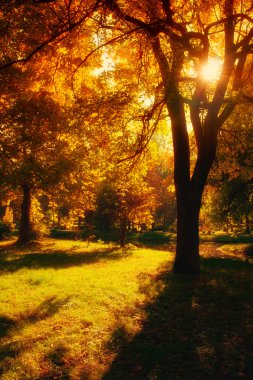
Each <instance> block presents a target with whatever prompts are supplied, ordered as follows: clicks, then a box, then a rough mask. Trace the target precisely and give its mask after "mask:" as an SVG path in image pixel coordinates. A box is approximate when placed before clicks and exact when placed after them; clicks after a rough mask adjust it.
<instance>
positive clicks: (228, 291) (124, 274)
mask: <svg viewBox="0 0 253 380" xmlns="http://www.w3.org/2000/svg"><path fill="white" fill-rule="evenodd" d="M172 260H173V254H172V253H169V252H166V251H163V250H159V251H158V250H154V249H144V248H134V247H133V246H128V247H127V248H126V249H125V250H122V249H119V248H118V247H117V246H115V245H112V244H102V243H90V245H89V246H87V244H86V243H81V242H74V241H67V240H65V241H54V240H50V239H48V240H45V241H44V242H43V243H41V244H37V245H33V246H30V247H27V248H23V249H17V248H16V247H15V246H13V245H10V244H7V243H2V245H0V275H1V285H0V288H1V293H0V338H1V343H0V378H1V379H3V380H7V379H8V380H12V379H36V380H42V379H74V380H77V379H91V380H93V379H94V380H95V379H119V380H121V379H126V380H127V379H131V378H132V379H137V380H139V379H171V380H181V379H184V380H187V379H204V378H205V379H207V380H212V379H215V380H216V379H217V380H218V379H227V380H233V379H234V380H235V379H247V380H248V379H251V378H252V373H253V350H252V341H253V301H252V299H253V297H252V296H253V265H252V263H251V262H246V261H245V260H242V259H239V258H236V257H231V258H223V259H221V258H208V255H205V257H204V258H203V259H202V276H201V277H200V278H199V279H193V278H187V277H177V276H174V275H173V274H172V273H171V272H170V268H171V264H172Z"/></svg>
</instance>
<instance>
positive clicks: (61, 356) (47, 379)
mask: <svg viewBox="0 0 253 380" xmlns="http://www.w3.org/2000/svg"><path fill="white" fill-rule="evenodd" d="M67 353H68V350H67V348H66V347H65V346H64V345H62V344H59V345H58V346H57V347H54V348H53V349H52V350H50V351H49V352H48V353H47V355H46V357H45V360H46V361H47V362H48V363H49V364H48V371H47V372H46V373H44V374H43V375H42V376H41V377H37V378H36V379H37V380H52V379H54V380H69V379H70V373H69V372H70V366H69V365H68V364H66V361H65V357H66V355H67Z"/></svg>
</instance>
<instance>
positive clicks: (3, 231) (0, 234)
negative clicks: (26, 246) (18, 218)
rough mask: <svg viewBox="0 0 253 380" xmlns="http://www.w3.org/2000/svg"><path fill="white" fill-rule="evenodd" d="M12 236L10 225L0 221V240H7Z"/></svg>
mask: <svg viewBox="0 0 253 380" xmlns="http://www.w3.org/2000/svg"><path fill="white" fill-rule="evenodd" d="M11 234H12V226H11V224H10V223H7V222H3V221H0V240H4V239H8V238H9V237H10V236H11Z"/></svg>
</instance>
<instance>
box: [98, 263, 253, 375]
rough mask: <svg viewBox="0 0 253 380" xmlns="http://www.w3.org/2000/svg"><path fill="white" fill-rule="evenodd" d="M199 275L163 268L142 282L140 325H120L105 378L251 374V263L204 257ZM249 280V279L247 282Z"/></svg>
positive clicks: (252, 306)
mask: <svg viewBox="0 0 253 380" xmlns="http://www.w3.org/2000/svg"><path fill="white" fill-rule="evenodd" d="M202 268H203V274H202V276H201V277H200V278H199V279H194V278H191V277H185V276H175V275H173V274H172V273H169V272H166V271H163V272H162V273H161V274H160V276H159V277H158V278H156V279H155V280H154V281H152V282H150V284H147V283H145V282H144V284H142V285H141V290H142V291H143V292H145V294H147V296H148V297H149V293H150V292H151V293H152V292H153V290H152V289H154V287H157V286H158V287H160V289H161V292H160V294H159V295H158V296H157V298H156V299H155V300H154V301H152V302H150V303H149V304H148V305H147V306H146V307H145V312H146V320H145V322H144V324H143V327H142V330H141V331H140V333H139V334H137V335H136V336H135V337H133V338H131V337H130V338H129V334H128V333H127V331H126V329H125V328H124V327H122V326H119V327H118V329H117V330H116V331H115V332H114V334H113V336H112V338H111V341H110V345H109V347H108V349H109V350H110V351H114V352H117V356H116V358H115V360H114V361H113V363H112V365H111V367H110V368H109V370H108V372H107V373H106V374H105V375H104V376H103V379H104V380H108V379H121V380H123V379H138V380H141V379H168V380H192V379H194V380H196V379H197V380H198V379H199V380H200V379H201V380H203V379H207V380H214V379H217V380H219V379H220V380H221V379H222V380H224V379H226V380H238V379H245V380H246V379H247V380H249V379H250V378H251V376H252V373H253V350H252V341H253V303H252V295H253V281H252V280H253V266H252V265H250V264H249V263H245V262H242V261H240V260H229V259H203V260H202ZM249 282H250V283H249Z"/></svg>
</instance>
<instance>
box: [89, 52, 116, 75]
mask: <svg viewBox="0 0 253 380" xmlns="http://www.w3.org/2000/svg"><path fill="white" fill-rule="evenodd" d="M114 70H115V63H114V60H113V59H112V58H111V57H110V56H109V55H108V54H107V53H106V52H104V53H103V54H102V56H101V66H100V67H97V68H95V69H94V70H93V75H95V76H99V75H100V74H102V73H105V72H107V71H114Z"/></svg>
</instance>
